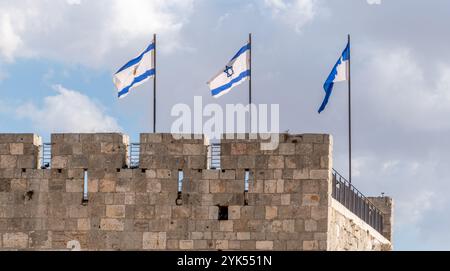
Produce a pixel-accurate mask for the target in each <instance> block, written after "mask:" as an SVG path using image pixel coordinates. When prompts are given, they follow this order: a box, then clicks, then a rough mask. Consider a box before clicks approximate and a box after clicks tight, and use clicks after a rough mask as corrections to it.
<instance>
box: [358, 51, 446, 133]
mask: <svg viewBox="0 0 450 271" xmlns="http://www.w3.org/2000/svg"><path fill="white" fill-rule="evenodd" d="M369 51H370V53H369V57H368V59H364V57H362V58H361V59H363V60H364V62H363V63H362V64H361V65H360V66H359V69H355V74H356V76H355V82H357V83H355V86H357V88H362V87H363V88H364V95H363V96H364V98H363V99H362V97H361V99H358V101H359V102H361V103H363V105H358V104H357V105H358V106H362V107H361V108H365V110H373V114H374V116H377V117H380V119H384V120H389V122H393V123H395V124H397V125H399V126H400V127H405V128H411V129H420V130H441V129H449V128H450V123H449V122H448V118H447V117H446V116H448V115H450V94H449V93H450V66H448V65H444V64H441V65H433V63H427V65H428V67H427V69H425V67H424V65H422V64H421V62H420V61H419V59H418V58H417V57H416V56H415V55H414V53H413V52H412V51H411V50H410V49H409V48H405V47H398V48H385V49H375V50H372V49H369ZM361 56H362V55H361ZM430 68H433V69H434V70H436V72H433V73H430V72H429V69H430ZM359 94H360V93H359ZM359 94H358V95H359ZM361 95H362V94H361ZM380 108H383V110H380ZM375 112H376V113H375Z"/></svg>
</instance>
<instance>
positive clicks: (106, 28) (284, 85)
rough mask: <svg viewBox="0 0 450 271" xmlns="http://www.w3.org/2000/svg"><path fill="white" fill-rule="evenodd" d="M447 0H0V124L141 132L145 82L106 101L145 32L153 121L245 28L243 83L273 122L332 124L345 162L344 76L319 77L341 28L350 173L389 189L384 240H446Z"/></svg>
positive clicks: (365, 184)
mask: <svg viewBox="0 0 450 271" xmlns="http://www.w3.org/2000/svg"><path fill="white" fill-rule="evenodd" d="M448 10H450V3H449V2H448V1H444V0H441V1H439V0H436V1H418V0H398V1H392V0H382V1H370V0H349V1H332V0H328V1H327V0H265V1H256V0H253V1H252V0H249V1H238V0H231V1H206V0H184V1H183V0H171V1H163V0H155V1H140V0H130V1H119V0H114V1H110V0H108V1H107V0H98V1H86V0H57V1H45V0H42V1H35V0H20V1H7V0H3V1H0V36H1V37H2V42H1V43H0V93H1V96H0V132H36V133H38V134H40V135H41V136H42V137H43V138H44V139H45V140H48V139H49V135H50V133H52V132H62V131H64V132H93V131H116V130H119V131H122V132H124V133H126V134H128V135H129V136H130V137H131V139H132V140H133V141H137V140H138V134H139V133H140V132H149V131H151V130H152V110H153V109H152V99H153V96H152V84H151V83H147V84H144V85H143V86H141V87H139V88H137V89H134V90H133V91H132V93H131V94H130V95H128V96H127V97H126V98H125V99H122V100H118V99H117V98H116V91H115V89H114V86H113V83H112V74H113V73H114V71H115V70H117V69H118V68H119V67H120V66H121V65H123V64H124V63H125V62H126V61H127V60H129V59H130V58H131V57H134V56H135V55H137V54H138V53H139V52H140V51H141V50H142V49H144V48H145V47H146V46H147V44H148V43H149V42H150V40H151V36H152V34H153V33H157V34H158V67H157V68H158V107H157V114H158V123H159V125H158V131H166V132H167V131H169V129H170V125H171V123H172V121H173V120H174V118H172V117H171V116H170V110H171V108H172V106H173V105H174V104H176V103H180V102H182V103H186V104H192V103H193V96H194V95H198V96H202V97H203V101H204V103H209V102H217V103H219V104H220V105H225V104H227V103H244V102H246V101H247V85H246V84H243V85H241V86H239V87H237V88H235V89H234V90H233V91H232V92H230V93H229V94H227V95H225V96H223V97H222V98H220V99H219V100H215V99H213V98H211V97H210V95H209V92H208V88H207V85H206V81H207V80H208V79H210V78H211V76H213V75H214V74H215V73H216V72H217V70H218V68H220V67H221V66H222V65H224V63H225V62H226V61H227V60H228V59H229V58H230V57H231V56H232V55H233V54H234V53H235V52H236V50H237V49H239V48H240V46H242V45H243V44H244V43H245V41H246V39H247V35H248V33H249V32H252V34H253V51H252V56H253V62H252V64H253V66H252V68H253V71H252V75H253V80H252V84H253V95H254V102H255V103H257V104H268V103H278V104H280V117H281V122H280V129H281V130H282V131H284V130H289V131H290V132H291V133H306V132H317V133H319V132H320V133H322V132H323V133H331V134H332V135H333V136H334V141H335V145H334V158H335V161H334V166H335V168H337V169H338V170H340V171H341V172H342V173H345V169H346V161H347V160H346V159H347V122H346V119H347V115H346V114H347V111H346V101H347V96H346V87H345V84H338V85H336V86H335V91H334V94H333V96H332V98H331V100H330V103H329V105H328V107H327V109H326V110H325V112H323V113H322V114H320V115H319V114H317V109H318V107H319V105H320V103H321V101H322V98H323V95H324V93H323V90H322V84H323V81H324V80H325V78H326V77H327V75H328V73H329V72H330V69H331V67H332V66H333V64H334V63H335V62H336V60H337V58H338V57H339V54H340V53H341V52H342V49H343V48H344V46H345V44H346V35H347V33H350V34H351V35H352V80H353V122H354V123H353V129H354V130H353V137H354V141H353V150H354V160H353V165H354V183H355V184H356V186H357V187H358V188H360V190H362V191H363V192H365V194H368V195H379V194H381V192H384V193H386V194H387V195H390V196H392V197H394V200H395V229H394V246H395V248H396V249H403V250H404V249H406V250H418V249H430V250H439V249H447V250H448V249H450V245H449V244H450V232H449V230H448V229H450V216H449V215H448V213H450V201H449V199H448V191H449V189H450V185H449V182H448V181H449V177H448V173H447V168H448V165H449V163H450V158H449V157H448V154H447V153H448V149H449V148H450V144H449V142H448V138H450V123H449V122H448V116H449V114H450V54H449V51H448V49H447V48H448V44H450V37H449V36H448V35H443V33H447V32H448V30H447V26H448V24H449V18H448Z"/></svg>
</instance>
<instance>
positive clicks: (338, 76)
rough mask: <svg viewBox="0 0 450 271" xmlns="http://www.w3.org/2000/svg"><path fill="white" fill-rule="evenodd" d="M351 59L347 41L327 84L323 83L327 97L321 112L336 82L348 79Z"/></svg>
mask: <svg viewBox="0 0 450 271" xmlns="http://www.w3.org/2000/svg"><path fill="white" fill-rule="evenodd" d="M349 60H350V42H349V43H347V46H346V47H345V49H344V51H343V52H342V55H341V57H340V58H339V60H338V61H337V63H336V64H335V65H334V67H333V69H332V70H331V73H330V75H328V78H327V80H326V81H325V84H323V89H324V90H325V98H324V99H323V102H322V105H321V106H320V108H319V113H320V112H322V111H323V110H324V109H325V106H326V105H327V103H328V99H329V98H330V96H331V92H332V90H333V86H334V83H336V82H342V81H346V80H348V69H349V67H348V63H349Z"/></svg>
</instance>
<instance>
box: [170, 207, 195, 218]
mask: <svg viewBox="0 0 450 271" xmlns="http://www.w3.org/2000/svg"><path fill="white" fill-rule="evenodd" d="M190 216H191V208H189V207H185V206H173V207H172V217H173V218H174V219H178V218H189V217H190Z"/></svg>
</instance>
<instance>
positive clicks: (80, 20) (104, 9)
mask: <svg viewBox="0 0 450 271" xmlns="http://www.w3.org/2000/svg"><path fill="white" fill-rule="evenodd" d="M193 7H194V0H154V1H146V0H127V1H123V0H99V1H81V0H53V1H48V0H46V1H34V0H22V1H14V2H12V1H6V3H5V2H2V3H0V35H1V37H2V42H1V43H0V57H1V58H3V59H6V60H9V61H11V60H13V59H14V58H17V57H45V58H55V59H58V60H63V61H66V62H76V63H82V64H86V65H88V66H93V67H99V66H102V65H104V64H105V63H107V64H111V63H114V64H117V63H116V62H117V59H114V58H115V57H117V58H118V59H120V60H121V61H123V60H124V58H122V57H131V56H134V55H135V54H138V51H137V50H140V49H143V48H144V47H145V46H146V45H147V43H148V42H149V41H150V40H151V38H152V35H153V33H157V34H161V36H162V37H161V39H160V40H161V43H160V44H161V51H162V52H163V53H168V52H172V51H173V50H176V49H180V48H182V47H181V43H182V40H181V37H180V36H181V30H182V28H183V27H184V26H185V25H186V23H187V22H188V21H189V18H190V16H191V14H192V12H193ZM119 57H120V58H119ZM111 59H112V60H111ZM114 60H116V62H114Z"/></svg>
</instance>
